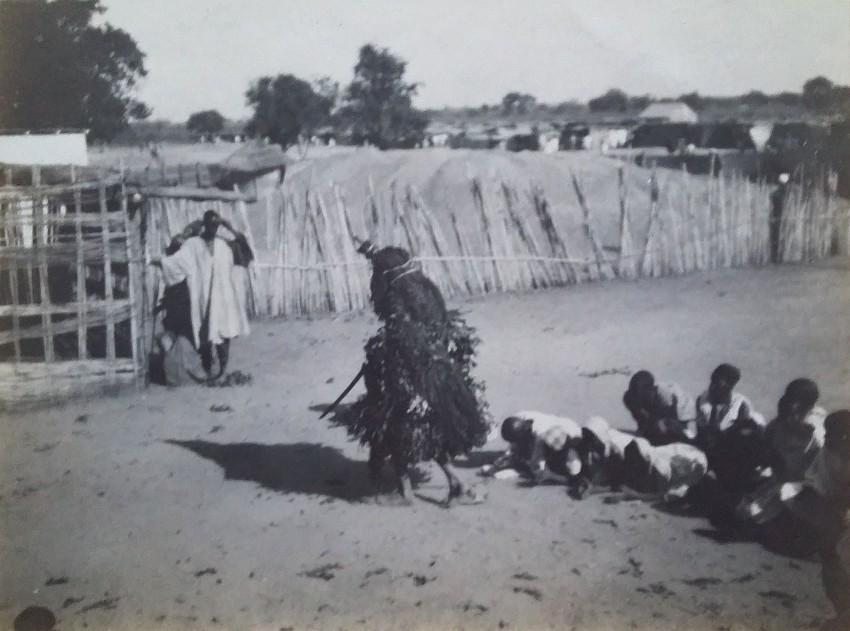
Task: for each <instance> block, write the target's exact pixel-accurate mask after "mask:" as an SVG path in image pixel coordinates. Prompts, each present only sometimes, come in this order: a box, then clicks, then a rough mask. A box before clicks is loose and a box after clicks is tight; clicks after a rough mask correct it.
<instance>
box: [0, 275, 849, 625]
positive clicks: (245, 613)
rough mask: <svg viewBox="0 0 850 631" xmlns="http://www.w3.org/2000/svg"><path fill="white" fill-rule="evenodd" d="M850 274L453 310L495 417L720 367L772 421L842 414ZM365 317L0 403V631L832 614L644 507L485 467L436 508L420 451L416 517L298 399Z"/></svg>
mask: <svg viewBox="0 0 850 631" xmlns="http://www.w3.org/2000/svg"><path fill="white" fill-rule="evenodd" d="M848 269H850V265H848V264H847V263H846V262H836V261H832V262H830V263H828V264H824V265H821V266H818V267H814V268H794V267H787V268H779V269H765V270H751V271H735V272H732V271H722V272H716V273H711V274H705V275H694V276H690V277H686V278H677V279H664V280H658V281H647V282H638V283H633V284H625V283H613V282H612V283H601V284H596V285H587V286H579V287H571V288H567V289H563V290H557V291H549V292H540V293H534V294H527V295H506V296H500V297H493V298H488V299H486V300H471V301H468V302H464V303H461V304H460V305H459V306H460V307H461V308H462V309H463V310H464V311H465V312H466V313H467V317H468V320H469V321H470V322H471V323H472V324H474V325H475V326H477V327H478V329H479V333H480V335H481V337H482V338H483V340H484V342H483V345H482V350H481V356H480V366H479V374H480V376H482V377H483V378H484V379H486V381H487V383H488V393H489V401H490V405H491V410H492V413H493V415H494V417H495V418H496V419H497V420H500V419H501V418H503V417H504V416H506V415H507V414H509V413H510V412H513V411H515V410H519V409H529V408H531V409H539V410H544V411H549V412H554V413H561V414H565V415H570V416H572V417H574V418H576V419H578V420H583V419H585V418H586V417H587V416H589V415H591V414H602V415H605V416H607V417H608V418H609V419H610V420H611V421H612V423H613V424H615V425H619V426H622V427H629V426H630V425H631V423H630V421H628V420H627V419H626V418H625V416H624V414H623V409H622V406H621V403H620V396H621V394H622V391H623V390H624V387H625V385H626V382H627V379H628V377H627V373H628V372H629V371H633V370H636V369H639V368H642V367H648V368H650V369H653V370H654V371H656V372H657V374H659V375H660V376H662V377H665V378H672V379H676V380H678V381H679V382H680V383H681V384H682V385H683V386H684V387H685V388H688V389H690V390H692V391H697V390H698V389H700V388H702V387H704V385H705V383H706V381H707V376H708V374H709V372H710V370H711V369H712V368H713V367H714V365H716V364H717V363H719V362H721V361H724V360H728V361H732V362H734V363H736V364H738V365H739V366H740V367H741V369H742V371H743V379H742V381H741V383H740V390H741V391H743V392H745V393H747V394H748V395H750V396H751V398H752V399H753V401H754V403H755V404H756V406H757V407H758V408H759V409H761V410H763V411H765V412H766V413H768V414H769V413H770V412H771V411H772V410H773V409H774V407H775V402H776V400H777V398H778V397H779V395H780V393H781V390H782V388H783V386H784V384H785V383H787V382H788V381H789V380H790V379H792V378H794V377H797V376H800V375H810V376H812V377H813V378H815V379H816V380H817V381H818V383H819V384H820V386H821V390H822V393H823V394H822V403H823V404H824V405H825V406H826V407H829V408H834V407H837V406H839V405H846V404H847V399H846V396H847V392H848V386H850V362H848V361H847V360H848V349H850V325H848V319H847V313H848V308H850V292H848V291H847V280H848V274H847V271H848ZM374 328H375V321H374V319H373V318H372V317H371V316H369V315H367V314H359V315H352V316H349V317H338V318H334V319H321V320H314V321H307V320H302V321H290V322H283V321H280V322H265V323H257V324H255V325H254V327H253V332H252V334H251V335H250V337H248V338H246V339H244V340H241V341H238V342H237V343H235V348H234V356H233V360H232V361H233V364H232V368H233V369H240V370H243V371H247V372H250V373H251V374H252V375H253V377H254V381H253V383H252V384H251V385H247V386H242V387H234V388H229V389H223V388H222V389H208V388H201V387H197V388H185V389H181V390H166V389H163V388H151V389H150V390H148V391H146V392H144V393H129V394H127V395H124V396H121V397H118V398H113V399H100V400H89V401H76V402H72V403H69V404H67V405H66V406H64V407H61V408H54V409H48V410H42V411H39V412H34V413H29V414H26V415H17V416H11V417H8V418H4V419H2V423H0V445H2V447H0V459H1V460H0V587H1V588H2V589H0V628H3V629H7V628H11V627H12V620H13V619H14V617H15V616H16V615H17V613H18V612H20V611H21V610H22V609H23V608H24V607H26V606H28V605H42V606H46V607H48V608H50V609H51V610H52V611H53V612H54V613H55V614H56V615H57V617H58V618H59V624H58V626H57V628H59V629H63V630H68V629H83V628H89V629H106V628H110V629H113V628H114V629H174V628H191V629H274V630H279V629H314V628H323V629H325V628H326V629H358V628H362V629H455V628H458V629H460V628H463V629H603V628H606V629H607V628H612V629H620V628H625V629H629V628H654V629H676V628H678V629H681V628H689V629H703V628H704V629H713V630H721V629H744V628H752V629H770V630H772V629H801V628H807V627H811V626H813V625H816V624H817V623H818V621H819V620H822V619H824V618H826V617H828V616H830V615H831V608H830V607H829V603H828V601H827V600H826V599H825V597H824V596H823V594H822V590H821V586H820V579H819V568H818V565H817V564H816V563H814V562H813V561H811V560H800V559H790V558H786V557H782V556H778V555H775V554H773V553H770V552H768V551H766V550H764V549H763V548H761V547H759V546H758V545H755V544H751V543H726V544H723V543H719V542H717V541H715V540H714V539H713V538H712V530H711V528H710V526H709V525H708V523H707V522H705V521H704V520H702V519H699V518H694V517H683V516H677V515H672V514H668V513H666V512H663V511H661V510H659V509H657V508H655V507H652V506H648V505H645V504H642V503H620V504H607V503H605V502H604V501H603V498H600V497H593V498H589V499H586V500H584V501H582V502H575V501H572V500H570V499H569V498H568V497H567V496H566V494H565V493H564V490H563V489H562V488H558V487H538V488H533V489H527V488H519V487H517V486H516V485H515V483H514V482H510V481H497V480H493V481H487V482H486V483H485V482H484V481H479V483H480V484H481V487H482V489H483V490H484V491H486V492H487V494H488V502H487V503H486V504H484V505H480V506H462V507H458V508H456V509H453V510H451V511H446V510H443V509H441V508H439V507H438V506H436V505H435V503H434V500H436V499H439V498H441V497H442V496H443V495H444V493H445V484H444V480H443V479H442V478H441V476H440V474H439V471H437V470H436V469H432V468H429V467H426V468H425V473H426V474H429V475H430V480H424V481H423V482H422V484H421V486H420V492H421V495H422V499H420V500H418V501H417V502H416V503H415V505H414V506H413V507H409V508H394V507H389V506H381V505H377V504H375V503H374V500H373V497H372V490H371V488H370V486H369V484H368V482H367V479H366V467H365V457H366V454H365V452H364V450H362V449H360V448H358V447H357V446H356V445H354V444H351V443H349V442H347V440H346V436H345V434H344V432H343V430H341V429H339V428H334V427H330V426H329V425H328V424H327V423H325V422H324V421H319V420H318V416H319V415H318V413H317V412H316V411H315V410H314V409H311V407H315V406H319V405H321V404H326V403H328V402H330V401H331V400H333V399H334V397H335V396H336V395H337V394H338V393H339V391H340V390H341V389H342V388H343V387H344V385H345V384H346V383H347V382H348V380H349V379H350V377H351V376H353V374H354V373H355V372H356V370H357V367H358V366H359V363H360V361H361V356H362V355H361V344H362V342H363V340H364V339H365V338H366V336H367V335H368V334H369V333H370V332H371V331H372V330H374ZM213 406H222V407H216V408H214V407H213ZM222 409H224V411H214V410H222ZM167 441H177V442H167ZM502 447H503V445H502V444H501V442H499V441H493V442H492V443H490V444H488V445H487V446H486V447H485V449H484V450H483V451H482V452H481V453H476V454H474V456H473V460H474V461H475V462H482V461H484V460H486V459H487V458H488V457H491V456H492V455H493V454H492V451H494V450H497V449H500V448H502ZM461 474H462V475H463V476H464V477H465V479H468V480H473V479H475V478H474V476H473V469H471V468H466V469H462V470H461Z"/></svg>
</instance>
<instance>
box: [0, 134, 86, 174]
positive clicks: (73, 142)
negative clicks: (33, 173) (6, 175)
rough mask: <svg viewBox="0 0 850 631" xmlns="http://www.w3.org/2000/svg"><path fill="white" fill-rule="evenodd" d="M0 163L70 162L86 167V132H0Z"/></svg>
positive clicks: (41, 163) (40, 163) (46, 163)
mask: <svg viewBox="0 0 850 631" xmlns="http://www.w3.org/2000/svg"><path fill="white" fill-rule="evenodd" d="M0 162H5V163H7V164H39V165H49V164H73V165H76V166H88V164H89V156H88V151H87V150H86V135H85V134H84V133H82V132H80V133H57V134H19V135H3V134H0Z"/></svg>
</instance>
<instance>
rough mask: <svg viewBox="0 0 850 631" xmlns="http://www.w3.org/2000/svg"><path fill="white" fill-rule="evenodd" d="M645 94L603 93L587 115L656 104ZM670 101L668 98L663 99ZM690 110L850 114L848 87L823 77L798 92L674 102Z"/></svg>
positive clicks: (693, 95)
mask: <svg viewBox="0 0 850 631" xmlns="http://www.w3.org/2000/svg"><path fill="white" fill-rule="evenodd" d="M660 100H662V99H656V98H653V97H651V96H649V95H644V96H629V95H628V94H626V93H625V92H624V91H623V90H619V89H611V90H608V91H607V92H606V93H605V94H603V95H601V96H598V97H595V98H592V99H590V100H589V101H588V103H587V107H588V110H589V111H591V112H618V113H625V112H634V111H639V110H642V109H644V108H645V107H646V106H647V105H649V104H650V103H652V102H655V101H660ZM664 100H670V99H664ZM673 100H677V101H682V102H683V103H685V104H687V105H688V106H689V107H691V108H692V109H693V110H694V111H697V112H699V111H702V110H705V109H707V108H709V107H725V108H738V107H740V106H747V107H767V106H770V105H777V106H781V107H799V108H803V109H805V110H807V111H809V112H812V113H815V114H845V115H846V114H847V112H848V111H850V86H843V85H837V84H834V83H833V82H832V81H830V80H829V79H827V78H826V77H823V76H818V77H814V78H812V79H809V80H808V81H806V82H805V83H804V84H803V87H802V90H801V91H800V92H780V93H778V94H766V93H765V92H762V91H760V90H751V91H750V92H747V93H746V94H740V95H737V96H704V95H701V94H699V92H689V93H687V94H682V95H680V96H679V97H678V99H673Z"/></svg>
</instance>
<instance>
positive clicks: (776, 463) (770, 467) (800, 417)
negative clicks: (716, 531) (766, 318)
mask: <svg viewBox="0 0 850 631" xmlns="http://www.w3.org/2000/svg"><path fill="white" fill-rule="evenodd" d="M818 394H819V393H818V387H817V385H816V384H815V382H814V381H812V380H811V379H795V380H794V381H792V382H791V383H789V384H788V386H787V387H786V388H785V393H784V394H783V395H782V398H780V399H779V404H778V405H777V414H776V418H775V419H774V420H772V421H771V422H770V424H769V425H768V426H767V429H766V431H765V436H764V455H763V461H762V464H763V466H764V467H765V468H766V471H767V472H768V473H769V477H768V478H767V480H766V482H765V483H764V484H762V485H761V486H760V487H759V488H758V489H756V490H755V491H754V492H752V493H750V494H748V495H746V496H745V497H744V499H743V500H742V501H741V503H740V504H739V505H738V508H737V510H736V515H737V517H738V519H739V520H740V521H742V522H747V521H749V522H751V523H753V524H755V525H759V526H761V525H764V524H767V523H768V522H770V521H772V520H774V519H775V518H776V517H777V516H778V515H779V514H780V513H781V512H782V509H783V506H784V504H783V502H782V501H781V499H780V497H779V490H780V488H781V486H782V484H783V483H784V482H799V481H801V480H803V478H804V477H805V475H806V471H807V470H808V468H809V467H810V466H811V464H812V462H813V461H814V459H815V457H816V456H817V454H818V452H819V451H820V449H821V446H822V445H823V440H824V418H825V417H826V411H825V410H824V409H823V408H821V407H819V406H817V405H815V403H816V402H817V400H818Z"/></svg>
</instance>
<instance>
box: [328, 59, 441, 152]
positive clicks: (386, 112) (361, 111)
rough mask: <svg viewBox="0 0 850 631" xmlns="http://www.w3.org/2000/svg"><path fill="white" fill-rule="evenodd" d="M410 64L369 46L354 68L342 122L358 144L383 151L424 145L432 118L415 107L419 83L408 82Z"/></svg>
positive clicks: (342, 113) (344, 99)
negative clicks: (406, 75) (366, 143)
mask: <svg viewBox="0 0 850 631" xmlns="http://www.w3.org/2000/svg"><path fill="white" fill-rule="evenodd" d="M406 68H407V62H406V61H404V60H402V59H400V58H398V57H396V56H395V55H393V54H392V53H390V51H389V50H388V49H386V48H376V47H375V46H373V45H372V44H366V45H365V46H363V47H361V48H360V57H359V59H358V61H357V65H356V66H354V80H353V81H352V82H351V84H350V85H349V86H348V88H347V89H346V91H345V95H344V98H343V104H342V107H341V108H340V112H339V114H340V119H341V121H342V122H343V123H344V124H345V125H347V126H348V127H349V129H350V130H351V136H352V140H353V141H354V142H355V143H361V142H369V143H370V144H372V145H374V146H376V147H378V148H379V149H389V148H392V147H403V148H409V147H414V146H415V145H416V144H417V143H419V142H421V141H422V139H423V138H424V135H425V127H426V126H427V125H428V118H427V116H425V114H424V113H423V112H420V111H419V110H416V109H415V108H414V107H413V101H412V99H413V97H414V96H415V95H416V90H417V84H415V83H405V82H404V72H405V69H406Z"/></svg>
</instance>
